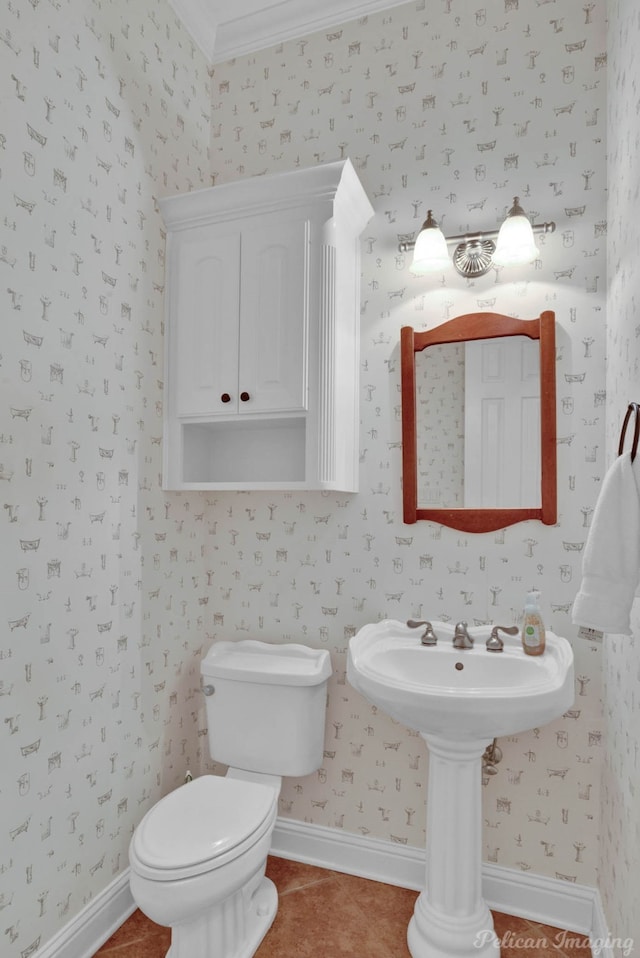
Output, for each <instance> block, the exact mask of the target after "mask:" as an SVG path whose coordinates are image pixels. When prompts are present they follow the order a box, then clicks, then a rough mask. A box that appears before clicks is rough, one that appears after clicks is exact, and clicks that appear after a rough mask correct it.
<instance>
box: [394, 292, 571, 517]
mask: <svg viewBox="0 0 640 958" xmlns="http://www.w3.org/2000/svg"><path fill="white" fill-rule="evenodd" d="M400 356H401V394H402V486H403V488H402V495H403V507H404V521H405V522H407V523H413V522H416V521H417V520H418V519H429V520H431V521H432V522H439V523H441V524H442V525H446V526H450V527H451V528H453V529H459V530H461V531H464V532H491V531H493V530H495V529H502V528H504V527H505V526H509V525H513V524H514V523H516V522H523V521H524V520H525V519H538V520H539V521H541V522H543V523H545V525H553V523H555V521H556V518H557V504H556V500H557V495H556V381H555V313H553V312H552V311H550V310H547V311H545V312H543V313H541V314H540V316H539V317H538V318H537V319H514V318H513V317H512V316H505V315H502V314H500V313H486V312H481V313H467V314H466V315H464V316H458V317H456V318H455V319H451V320H449V321H448V322H446V323H443V324H442V325H440V326H436V327H435V328H434V329H430V330H426V331H425V332H416V331H415V330H414V329H413V328H412V327H411V326H404V327H403V328H402V330H401V334H400Z"/></svg>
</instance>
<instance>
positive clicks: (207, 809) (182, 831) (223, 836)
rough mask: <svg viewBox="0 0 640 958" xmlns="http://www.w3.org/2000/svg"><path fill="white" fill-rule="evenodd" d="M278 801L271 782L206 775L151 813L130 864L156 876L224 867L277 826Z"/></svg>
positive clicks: (192, 873) (133, 848)
mask: <svg viewBox="0 0 640 958" xmlns="http://www.w3.org/2000/svg"><path fill="white" fill-rule="evenodd" d="M277 800H278V792H277V790H275V789H273V788H272V787H271V786H269V785H264V784H261V783H258V782H248V781H242V780H236V779H232V778H221V777H220V776H216V775H203V776H202V777H201V778H197V779H194V781H193V782H189V783H188V784H186V785H183V786H182V787H181V788H177V789H176V790H175V791H173V792H170V793H169V794H168V795H165V797H164V798H162V799H160V801H159V802H158V803H157V804H156V805H154V806H153V808H151V809H150V810H149V811H148V812H147V814H146V815H145V816H144V818H143V819H142V821H141V822H140V824H139V825H138V827H137V829H136V830H135V832H134V835H133V838H132V840H131V847H130V852H129V854H130V858H131V864H132V866H133V867H134V868H135V870H136V871H137V873H138V874H139V875H141V876H144V877H147V878H151V879H153V880H154V881H173V880H175V879H179V878H189V877H194V876H196V875H200V874H202V873H203V872H207V871H212V870H213V869H215V868H220V867H221V866H222V865H224V864H225V863H226V862H228V861H229V860H231V859H235V858H238V857H239V856H240V855H242V854H243V852H244V851H246V850H247V849H248V848H251V847H252V846H253V845H254V844H255V843H256V842H257V841H259V840H260V838H262V836H263V835H264V834H265V832H266V831H268V830H269V829H270V828H271V827H272V825H273V823H274V821H275V817H276V814H277Z"/></svg>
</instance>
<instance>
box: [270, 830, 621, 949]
mask: <svg viewBox="0 0 640 958" xmlns="http://www.w3.org/2000/svg"><path fill="white" fill-rule="evenodd" d="M271 851H272V853H273V854H274V855H277V856H279V857H280V858H290V859H293V860H295V861H301V862H307V863H308V864H310V865H318V866H320V867H322V868H333V869H335V870H336V871H342V872H346V873H347V874H349V875H359V876H360V877H361V878H372V879H374V880H375V881H382V882H386V883H387V884H390V885H399V886H401V887H403V888H413V889H415V890H416V891H418V890H420V889H421V888H422V887H423V884H424V873H425V853H424V851H423V850H422V849H419V848H415V847H413V846H410V845H398V844H396V843H394V842H387V841H381V840H380V839H376V838H367V837H363V836H361V835H354V834H350V833H348V832H343V831H341V830H340V829H337V828H325V827H323V826H320V825H309V824H306V823H304V822H296V821H293V820H291V819H286V818H278V820H277V821H276V827H275V830H274V834H273V840H272V843H271ZM482 893H483V895H484V898H485V900H486V902H487V904H488V905H489V906H490V907H491V908H493V909H494V910H495V911H501V912H504V913H505V914H507V915H516V916H518V917H520V918H529V919H530V920H532V921H538V922H541V923H542V924H544V925H552V926H555V927H557V928H563V929H566V930H567V931H572V932H580V933H581V934H583V935H591V936H592V937H594V938H598V939H599V940H605V939H607V933H606V931H605V928H606V922H605V920H604V912H603V911H602V906H601V903H600V895H599V892H598V890H597V889H596V888H590V887H589V886H587V885H577V884H573V883H572V882H567V881H561V880H559V879H557V878H545V877H544V876H542V875H532V874H531V873H530V872H521V871H518V870H516V869H514V868H502V867H501V866H499V865H492V864H490V863H486V862H485V863H483V866H482ZM600 954H601V956H602V958H607V956H606V955H605V952H604V951H602V952H600Z"/></svg>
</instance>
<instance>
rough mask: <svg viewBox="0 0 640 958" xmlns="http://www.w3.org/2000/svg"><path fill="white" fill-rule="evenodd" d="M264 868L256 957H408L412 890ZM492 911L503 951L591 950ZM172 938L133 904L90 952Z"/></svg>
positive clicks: (155, 948)
mask: <svg viewBox="0 0 640 958" xmlns="http://www.w3.org/2000/svg"><path fill="white" fill-rule="evenodd" d="M267 875H268V876H269V877H270V878H271V879H272V880H273V881H274V882H275V884H276V886H277V888H278V897H279V907H278V914H277V915H276V919H275V921H274V923H273V925H272V926H271V928H270V930H269V931H268V932H267V935H266V937H265V938H264V940H263V942H262V944H261V945H260V948H259V949H258V951H257V952H256V958H410V955H409V950H408V948H407V943H406V931H407V925H408V924H409V919H410V918H411V915H412V913H413V906H414V903H415V900H416V897H417V892H414V891H409V890H407V889H406V888H396V887H395V886H394V885H384V884H382V883H381V882H376V881H369V880H368V879H366V878H356V877H354V876H352V875H343V874H341V873H340V872H334V871H328V870H326V869H324V868H316V867H314V866H312V865H303V864H300V863H298V862H290V861H285V860H284V859H282V858H273V857H270V858H269V861H268V864H267ZM493 917H494V922H495V929H496V934H497V935H498V936H499V938H500V940H501V942H502V949H501V956H502V958H525V956H527V955H529V958H591V949H590V947H589V941H588V938H586V937H585V936H584V935H578V934H575V933H570V932H562V930H561V929H559V928H550V927H548V926H547V925H540V924H538V923H536V922H533V921H528V920H525V919H524V918H511V917H509V916H508V915H503V914H500V913H499V912H494V913H493ZM170 938H171V933H170V931H169V929H168V928H162V927H160V926H158V925H154V924H153V922H151V921H149V919H148V918H146V917H145V916H144V915H143V914H142V913H141V912H140V911H136V912H134V913H133V915H132V916H131V918H129V919H128V921H126V922H125V923H124V925H122V927H121V928H119V929H118V931H116V933H115V934H114V935H112V936H111V938H110V939H109V940H108V941H107V942H105V944H104V945H103V946H102V948H100V950H99V951H97V952H96V956H95V958H98V956H99V958H164V956H165V954H166V952H167V950H168V948H169V943H170ZM194 958H199V956H195V955H194ZM470 958H472V956H470Z"/></svg>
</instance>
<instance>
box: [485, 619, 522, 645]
mask: <svg viewBox="0 0 640 958" xmlns="http://www.w3.org/2000/svg"><path fill="white" fill-rule="evenodd" d="M498 632H504V633H505V634H506V635H517V634H518V626H517V625H494V627H493V628H492V630H491V635H490V636H489V638H488V639H487V649H488V651H489V652H502V650H503V649H504V642H503V641H502V639H501V638H500V636H499V635H498Z"/></svg>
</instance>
